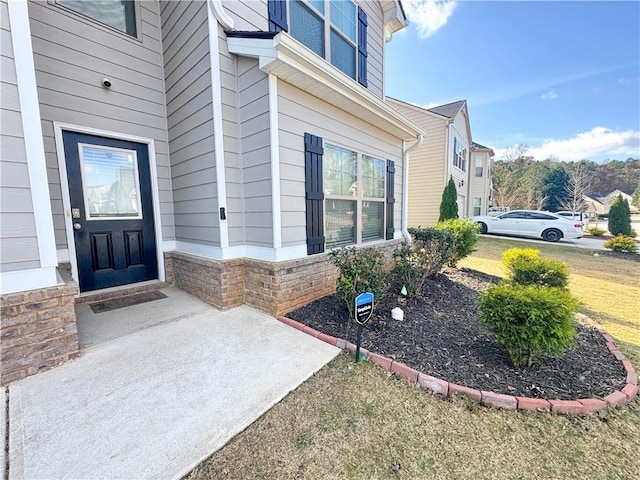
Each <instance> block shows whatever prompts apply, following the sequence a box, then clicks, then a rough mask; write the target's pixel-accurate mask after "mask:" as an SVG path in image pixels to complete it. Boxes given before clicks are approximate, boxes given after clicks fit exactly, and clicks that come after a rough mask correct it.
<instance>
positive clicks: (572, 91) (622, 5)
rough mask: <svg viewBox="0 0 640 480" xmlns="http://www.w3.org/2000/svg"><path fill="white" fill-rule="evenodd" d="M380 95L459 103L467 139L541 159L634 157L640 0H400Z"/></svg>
mask: <svg viewBox="0 0 640 480" xmlns="http://www.w3.org/2000/svg"><path fill="white" fill-rule="evenodd" d="M403 6H404V8H405V11H406V12H407V15H408V16H409V19H410V21H411V25H410V26H409V27H408V28H407V29H405V30H403V31H401V32H399V33H397V34H395V35H394V36H393V39H392V41H391V42H390V43H388V44H387V56H386V62H387V63H386V85H385V87H386V94H387V95H388V96H391V97H395V98H399V99H401V100H404V101H407V102H410V103H414V104H417V105H420V106H425V107H430V106H435V105H441V104H445V103H449V102H453V101H456V100H461V99H466V100H467V103H468V105H469V116H470V119H471V130H472V135H473V140H474V141H476V142H479V143H481V144H483V145H486V146H490V147H492V148H494V150H496V159H499V158H500V157H501V155H502V153H503V151H504V149H506V148H508V147H510V146H514V145H517V144H524V145H528V146H529V147H530V149H529V154H530V155H533V156H534V157H535V158H536V159H538V160H542V159H544V158H548V157H549V156H553V157H554V158H557V159H559V160H580V159H583V158H586V159H589V160H594V161H600V162H601V161H604V160H605V159H619V160H625V159H626V158H628V157H634V158H640V2H638V1H621V2H615V1H603V2H596V1H561V2H555V1H536V2H534V1H510V2H508V1H493V2H486V1H464V2H459V1H458V2H456V1H435V0H403Z"/></svg>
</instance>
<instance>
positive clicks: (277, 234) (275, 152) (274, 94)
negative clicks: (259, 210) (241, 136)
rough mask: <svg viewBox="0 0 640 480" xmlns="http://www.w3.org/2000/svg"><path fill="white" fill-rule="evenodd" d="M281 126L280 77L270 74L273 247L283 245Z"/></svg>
mask: <svg viewBox="0 0 640 480" xmlns="http://www.w3.org/2000/svg"><path fill="white" fill-rule="evenodd" d="M279 130H280V126H279V123H278V77H276V76H275V75H273V74H272V73H270V74H269V144H270V151H271V210H272V212H271V213H272V218H273V220H272V227H273V248H276V249H278V248H281V247H282V208H281V203H280V134H279Z"/></svg>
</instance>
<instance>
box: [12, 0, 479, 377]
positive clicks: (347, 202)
mask: <svg viewBox="0 0 640 480" xmlns="http://www.w3.org/2000/svg"><path fill="white" fill-rule="evenodd" d="M339 7H340V8H337V6H336V5H335V4H334V2H331V1H329V0H321V1H307V0H301V1H295V2H294V1H285V0H233V1H232V0H229V1H227V0H207V1H204V0H201V1H198V0H196V1H179V2H178V1H156V0H146V1H137V0H136V1H132V0H123V1H121V0H113V1H105V2H78V1H73V0H38V1H35V0H28V1H27V0H12V1H9V2H7V0H0V13H1V18H2V22H1V24H0V28H1V33H2V42H1V43H0V48H1V52H0V53H1V60H2V65H1V66H2V68H1V70H0V81H1V87H2V104H1V105H0V107H1V113H2V122H1V124H0V125H1V131H0V133H1V135H2V139H1V142H0V145H1V150H0V161H1V162H2V165H1V167H2V168H1V169H0V172H1V176H0V195H1V197H0V199H1V202H0V221H1V226H2V230H1V233H0V235H1V238H0V294H1V296H2V328H3V336H2V342H3V343H2V345H0V347H1V348H0V350H1V352H2V353H1V354H2V358H1V360H2V371H1V382H2V383H3V384H4V383H8V382H11V381H13V380H16V379H19V378H23V377H24V376H27V375H31V374H33V373H37V372H38V371H40V370H42V369H46V368H50V367H52V366H55V365H57V364H59V363H61V362H63V361H66V360H69V359H71V358H73V357H74V356H75V355H77V352H78V341H77V330H76V323H75V313H74V303H76V302H87V301H91V300H93V299H102V298H106V297H108V296H109V295H113V294H116V295H123V294H127V293H132V292H139V291H141V290H144V289H155V288H158V287H162V286H165V285H170V284H172V285H176V286H177V287H179V288H182V289H184V290H186V291H188V292H190V293H192V294H194V295H196V296H198V297H200V298H202V299H204V300H205V301H207V302H209V303H211V304H213V305H215V306H217V307H219V308H230V307H233V306H236V305H239V304H242V303H247V304H249V305H252V306H254V307H256V308H260V309H262V310H264V311H266V312H269V313H271V314H273V315H276V314H281V313H286V312H288V311H290V310H293V309H295V308H297V307H298V306H300V305H302V304H304V303H307V302H309V301H310V300H313V299H315V298H318V297H321V296H323V295H326V294H328V293H331V292H332V291H333V290H334V288H335V270H334V269H333V267H332V265H331V263H330V262H329V261H328V258H327V255H326V252H327V251H328V250H329V249H331V248H335V247H340V246H343V245H358V246H359V245H380V246H383V247H389V248H392V247H393V246H394V245H395V244H396V243H397V242H399V241H401V239H402V238H403V234H406V226H407V216H406V208H405V207H406V204H405V203H404V202H403V199H404V198H405V196H406V194H407V191H406V189H404V186H405V185H406V182H407V172H406V171H405V169H404V166H405V164H406V159H407V158H408V151H409V149H410V148H411V147H412V146H413V145H415V144H416V143H418V142H419V141H420V139H421V138H422V136H423V135H422V134H423V129H425V128H430V127H429V126H428V125H426V124H425V123H424V122H423V123H419V122H418V121H417V120H418V119H417V118H416V119H414V120H412V119H411V118H406V117H405V116H403V115H402V114H401V113H399V112H398V111H397V110H396V109H394V108H392V107H390V106H389V104H387V103H386V102H385V101H384V63H385V61H384V54H385V49H384V45H385V42H386V41H389V40H391V37H392V35H393V34H394V33H395V32H396V31H398V30H400V29H402V28H404V27H405V26H406V25H407V20H406V18H405V15H404V12H403V11H402V7H401V5H400V3H399V1H397V0H380V1H365V0H353V1H350V0H347V1H344V2H340V5H339ZM303 27H305V28H303ZM17 45H19V48H16V46H17ZM443 118H445V117H443ZM445 120H446V119H445ZM454 120H455V119H454ZM444 123H446V121H445V122H444ZM443 128H444V127H443ZM456 128H463V127H462V126H461V127H456ZM431 137H432V138H433V135H432V136H431ZM449 143H450V140H448V139H447V140H446V141H444V142H443V146H442V152H443V154H444V152H445V149H447V148H451V147H450V145H449ZM465 145H466V148H468V146H469V145H470V143H469V142H467V143H466V144H465ZM467 151H468V150H467ZM418 164H419V163H418ZM450 170H451V168H449V167H446V168H445V169H443V171H442V172H440V173H439V177H440V178H439V179H438V182H437V184H438V185H440V187H441V186H442V185H443V182H444V181H445V179H446V178H448V175H449V174H452V173H455V174H456V178H457V176H459V175H458V173H457V172H452V171H450ZM465 178H466V177H465ZM434 185H435V183H434ZM440 187H438V188H440ZM434 188H435V187H434ZM114 292H115V293H114ZM29 332H37V333H29Z"/></svg>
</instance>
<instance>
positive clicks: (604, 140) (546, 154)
mask: <svg viewBox="0 0 640 480" xmlns="http://www.w3.org/2000/svg"><path fill="white" fill-rule="evenodd" d="M506 150H507V149H495V152H496V157H495V158H497V159H500V158H502V156H503V154H504V153H505V151H506ZM526 155H529V156H532V157H533V158H535V159H536V160H544V159H547V158H554V159H557V160H564V161H568V162H570V161H579V160H584V159H586V160H594V161H597V160H598V159H605V158H617V159H619V160H624V159H626V158H628V157H633V158H639V157H640V131H636V130H625V131H615V130H612V129H610V128H604V127H595V128H593V129H591V130H589V131H588V132H582V133H578V134H577V135H576V136H575V137H573V138H569V139H565V140H554V139H548V140H545V141H544V142H542V145H541V146H539V147H536V146H532V147H531V148H529V150H527V153H526Z"/></svg>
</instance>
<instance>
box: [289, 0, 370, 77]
mask: <svg viewBox="0 0 640 480" xmlns="http://www.w3.org/2000/svg"><path fill="white" fill-rule="evenodd" d="M290 5H291V8H290V21H289V25H290V33H291V36H293V38H295V39H296V40H298V41H299V42H300V43H302V44H304V45H305V46H306V47H307V48H309V49H310V50H312V51H313V52H315V53H316V54H318V55H320V56H321V57H323V58H326V59H327V60H328V61H329V62H331V64H332V65H333V66H335V67H336V68H338V69H340V70H341V71H342V72H344V73H345V74H347V75H349V76H350V77H351V78H353V79H355V78H356V75H357V74H358V73H359V74H358V81H360V83H362V84H363V85H364V86H366V62H361V61H358V62H357V63H356V55H357V54H358V51H359V50H360V53H361V54H362V55H364V57H366V55H367V52H366V22H367V20H366V14H364V12H362V11H358V10H357V9H356V6H355V4H354V3H353V2H352V1H351V0H292V1H291V3H290ZM356 14H358V15H356ZM360 24H363V25H364V28H360ZM358 37H360V38H358ZM327 44H328V47H327ZM357 65H358V66H357ZM357 70H360V72H357ZM363 74H364V75H363Z"/></svg>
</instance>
